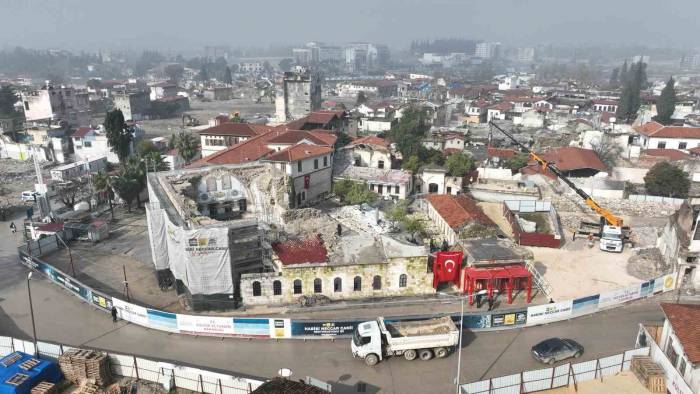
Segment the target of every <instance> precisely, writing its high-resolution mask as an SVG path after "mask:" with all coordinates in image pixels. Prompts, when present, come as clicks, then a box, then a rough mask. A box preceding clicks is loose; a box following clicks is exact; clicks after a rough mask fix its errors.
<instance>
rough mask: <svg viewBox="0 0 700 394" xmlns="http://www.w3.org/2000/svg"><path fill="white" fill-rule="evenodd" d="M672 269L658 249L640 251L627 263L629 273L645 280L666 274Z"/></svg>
mask: <svg viewBox="0 0 700 394" xmlns="http://www.w3.org/2000/svg"><path fill="white" fill-rule="evenodd" d="M671 268H672V267H670V266H669V265H668V264H667V263H666V261H665V260H664V258H663V256H662V255H661V251H660V250H659V249H658V248H646V249H638V250H637V251H636V253H635V254H634V256H632V257H630V259H629V261H628V262H627V273H629V274H630V275H632V276H634V277H635V278H639V279H643V280H647V279H651V278H655V277H657V276H660V275H663V274H666V273H668V272H670V271H671Z"/></svg>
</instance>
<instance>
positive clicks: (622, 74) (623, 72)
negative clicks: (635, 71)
mask: <svg viewBox="0 0 700 394" xmlns="http://www.w3.org/2000/svg"><path fill="white" fill-rule="evenodd" d="M627 71H628V70H627V60H625V63H624V64H623V65H622V69H621V70H620V84H622V85H624V84H625V83H627Z"/></svg>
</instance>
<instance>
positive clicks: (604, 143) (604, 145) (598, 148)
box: [591, 135, 622, 168]
mask: <svg viewBox="0 0 700 394" xmlns="http://www.w3.org/2000/svg"><path fill="white" fill-rule="evenodd" d="M591 149H592V150H593V152H595V153H596V155H598V158H599V159H600V161H602V162H603V164H605V166H606V167H608V168H612V167H615V164H616V163H617V160H618V159H619V158H620V153H622V147H621V146H620V145H618V144H617V143H615V140H613V139H612V138H611V137H609V136H607V135H603V136H602V137H601V138H600V139H599V140H595V141H593V142H591Z"/></svg>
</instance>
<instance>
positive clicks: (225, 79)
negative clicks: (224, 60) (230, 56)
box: [221, 66, 233, 85]
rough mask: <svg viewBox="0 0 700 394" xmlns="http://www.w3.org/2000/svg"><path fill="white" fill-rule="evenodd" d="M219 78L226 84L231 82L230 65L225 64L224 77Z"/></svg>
mask: <svg viewBox="0 0 700 394" xmlns="http://www.w3.org/2000/svg"><path fill="white" fill-rule="evenodd" d="M221 80H222V81H223V82H224V83H225V84H227V85H232V84H233V75H231V67H228V66H226V69H225V70H224V77H223V78H222V79H221Z"/></svg>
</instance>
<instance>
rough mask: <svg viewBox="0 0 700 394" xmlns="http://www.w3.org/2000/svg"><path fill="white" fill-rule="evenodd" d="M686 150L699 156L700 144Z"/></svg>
mask: <svg viewBox="0 0 700 394" xmlns="http://www.w3.org/2000/svg"><path fill="white" fill-rule="evenodd" d="M688 152H690V154H691V155H695V156H700V146H696V147H695V148H693V149H689V150H688Z"/></svg>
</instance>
